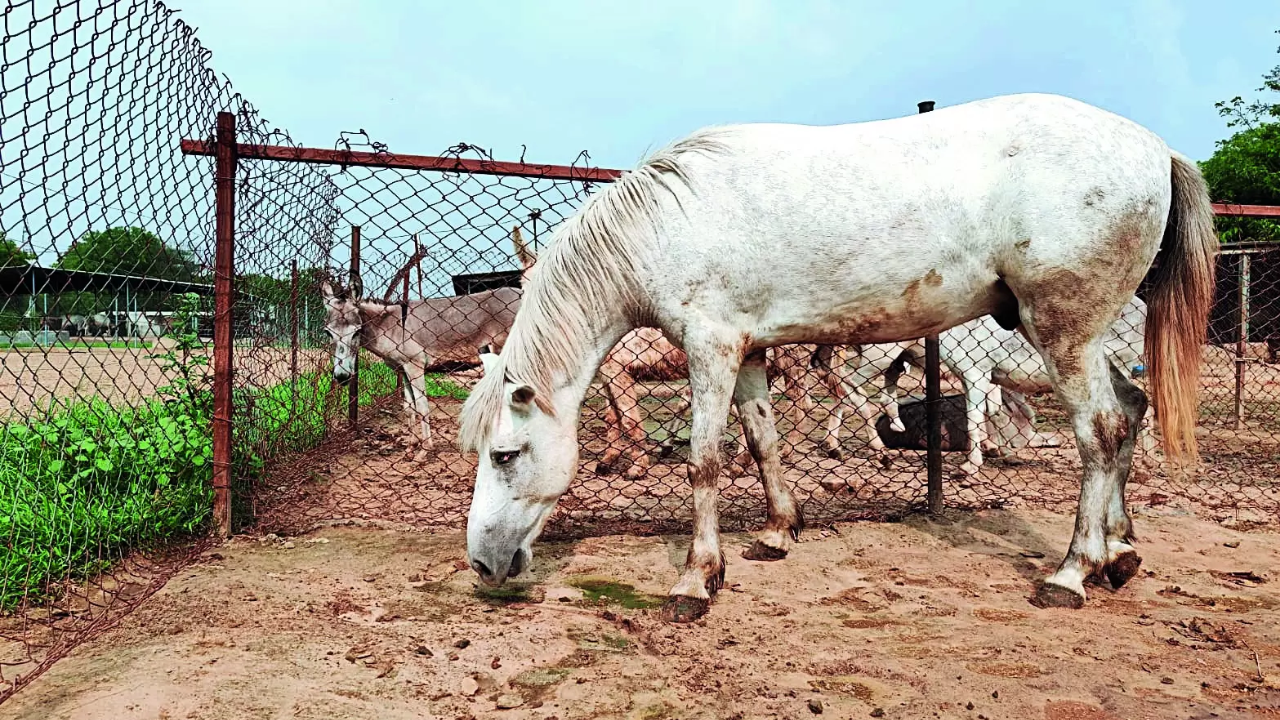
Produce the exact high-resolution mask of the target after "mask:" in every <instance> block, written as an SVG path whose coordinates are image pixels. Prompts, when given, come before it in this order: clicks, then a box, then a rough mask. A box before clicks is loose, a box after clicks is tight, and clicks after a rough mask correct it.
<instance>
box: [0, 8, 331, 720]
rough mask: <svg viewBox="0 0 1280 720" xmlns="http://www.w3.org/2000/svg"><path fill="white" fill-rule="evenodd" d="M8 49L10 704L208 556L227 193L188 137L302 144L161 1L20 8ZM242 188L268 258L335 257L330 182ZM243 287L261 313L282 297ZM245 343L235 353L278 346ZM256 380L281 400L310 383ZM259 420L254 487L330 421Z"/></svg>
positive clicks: (2, 78) (0, 377) (255, 172)
mask: <svg viewBox="0 0 1280 720" xmlns="http://www.w3.org/2000/svg"><path fill="white" fill-rule="evenodd" d="M2 32H3V40H2V41H0V42H2V48H3V49H2V50H0V412H2V413H3V416H4V417H3V419H2V420H0V700H3V699H5V698H7V697H8V696H9V695H10V694H11V693H13V692H14V691H15V690H16V689H17V688H18V687H20V686H21V685H22V684H24V683H25V682H27V681H29V680H30V679H31V678H33V677H35V676H36V675H37V674H38V673H39V672H40V671H42V670H43V669H45V668H47V667H48V666H49V665H50V664H51V663H52V662H53V661H55V660H56V659H57V658H58V657H60V656H61V655H63V654H65V653H66V652H67V651H68V650H69V649H70V648H72V647H74V646H75V645H76V644H77V643H79V642H82V641H83V640H85V639H86V638H88V637H91V636H93V635H94V634H96V633H98V632H101V631H102V630H104V629H106V628H108V627H110V626H111V625H112V624H113V623H114V622H115V621H116V620H117V619H119V617H121V615H122V614H123V613H125V612H127V611H128V610H129V609H130V608H132V607H134V606H135V605H136V604H137V603H139V602H141V601H142V600H143V599H145V598H146V597H147V596H149V595H150V594H151V593H153V592H154V591H155V590H157V589H158V588H159V587H161V586H162V585H163V583H164V582H165V580H166V579H167V578H168V577H170V576H171V575H172V573H174V572H176V571H177V570H178V569H179V568H181V567H182V566H183V565H184V564H185V563H186V562H188V560H189V559H190V558H191V557H192V556H193V555H194V553H195V552H197V551H198V550H200V549H201V547H202V545H203V544H204V543H205V540H204V539H203V538H204V537H205V530H206V527H207V524H208V520H209V518H210V512H211V510H210V508H211V505H210V503H211V489H210V479H211V473H212V459H213V447H212V441H211V435H210V431H209V427H210V422H211V419H212V402H211V397H212V394H211V384H210V383H211V380H210V376H211V370H212V368H211V363H210V359H211V353H210V347H211V343H212V341H213V340H214V337H213V330H214V328H213V323H212V320H213V310H214V302H213V294H214V277H213V249H214V236H213V211H214V195H213V186H214V178H213V175H212V174H211V173H210V171H209V167H208V163H206V162H205V161H204V160H203V159H201V158H195V157H186V156H184V155H183V154H182V153H181V152H180V149H179V139H180V138H183V137H191V136H197V137H198V136H203V135H205V134H206V133H208V132H210V130H211V123H212V122H213V117H214V114H215V113H216V112H218V111H228V112H231V113H232V114H233V117H234V118H235V122H236V125H237V126H238V131H239V133H240V136H241V137H242V138H243V139H244V140H245V141H247V142H258V143H273V144H288V142H289V140H288V137H287V136H285V135H284V134H283V133H282V132H280V131H279V130H275V129H273V128H272V127H271V126H270V125H269V124H267V123H266V122H265V121H264V120H262V119H261V118H260V117H259V116H258V114H257V112H256V111H255V110H254V108H253V107H252V106H251V105H250V104H248V103H247V102H246V101H245V100H244V99H243V98H241V97H240V96H239V95H237V94H236V93H234V91H233V90H232V88H231V86H230V85H229V84H228V82H227V81H226V80H225V79H223V78H220V77H218V76H217V75H216V74H215V73H214V72H213V71H212V70H211V69H210V67H209V65H208V62H209V56H210V54H209V52H208V51H207V50H205V49H204V48H203V47H201V45H200V43H199V42H198V41H197V40H196V39H195V37H194V34H193V32H192V29H191V28H190V27H188V26H187V25H185V24H183V23H182V22H181V21H180V20H178V19H177V18H175V17H173V15H172V12H171V11H170V10H169V9H167V8H166V7H165V6H164V5H162V4H160V3H156V2H149V1H142V0H135V1H127V0H125V1H121V2H114V3H99V2H53V1H51V0H43V1H40V2H30V1H28V2H21V1H18V2H15V1H12V0H11V1H10V2H7V3H6V4H5V7H4V12H3V29H2ZM238 179H239V181H240V182H239V183H238V188H239V190H238V192H239V216H240V222H241V225H242V227H246V228H252V229H253V233H252V234H251V235H250V236H249V237H248V238H246V240H245V241H244V242H245V248H246V250H247V251H248V252H250V253H251V254H252V253H254V251H256V250H259V249H260V248H256V247H255V246H253V245H252V244H250V243H251V242H252V241H253V240H254V239H256V240H257V241H259V242H261V243H263V246H262V247H289V248H291V250H290V252H291V253H292V254H293V255H294V256H295V257H297V258H299V261H300V262H306V261H307V259H308V258H311V257H315V256H317V255H318V254H320V253H321V252H322V250H321V249H320V248H321V245H320V244H319V243H317V242H316V240H315V239H314V238H315V237H318V236H319V235H320V234H323V233H320V232H319V228H321V227H324V226H325V223H332V221H333V218H334V217H335V214H334V213H335V211H334V205H333V203H332V198H333V197H334V196H335V195H336V192H337V188H336V187H335V186H334V185H333V184H332V182H331V181H330V180H329V178H328V177H327V175H326V174H324V173H322V172H320V171H318V170H316V169H314V168H310V167H306V166H298V165H281V164H279V163H262V164H255V163H246V164H244V165H242V166H241V170H240V177H239V178H238ZM308 253H310V254H308ZM245 269H246V273H247V274H246V275H245V277H244V278H242V280H243V282H242V287H241V297H242V299H243V300H244V301H245V303H246V311H245V312H246V314H249V313H250V310H251V309H252V310H253V311H256V309H257V308H259V307H267V306H268V305H269V302H268V301H269V300H270V299H272V298H275V297H276V295H275V294H273V293H276V292H277V290H278V288H277V287H275V286H273V285H271V284H270V283H265V282H264V283H263V286H262V287H258V286H255V284H254V282H253V280H254V275H252V273H254V272H255V268H254V266H253V265H252V264H251V263H246V265H245ZM247 327H248V326H247V325H242V326H241V327H240V328H238V329H237V342H254V341H257V340H258V338H260V336H261V333H260V332H258V331H254V332H252V333H250V332H248V331H247V330H246V328H247ZM246 372H254V371H253V370H249V369H246ZM258 377H259V381H260V384H261V385H263V386H272V384H273V383H274V386H273V387H274V388H275V389H274V392H276V393H277V394H279V393H280V390H279V389H278V388H279V386H280V385H281V384H284V383H287V382H288V381H289V379H290V378H289V377H288V375H287V373H286V374H285V375H283V376H281V375H277V376H268V375H265V374H259V375H258ZM287 394H288V395H289V396H290V397H292V393H287ZM257 400H258V398H257V397H255V396H253V395H252V394H250V393H245V392H239V393H237V395H236V401H237V404H238V405H239V406H241V407H251V406H253V405H254V403H255V401H257ZM258 405H259V406H260V405H261V403H260V402H258ZM246 417H252V418H253V424H252V426H251V427H252V429H251V430H245V431H244V435H245V438H246V439H251V440H252V442H249V443H247V444H246V445H245V446H244V447H239V446H237V450H236V452H237V462H238V463H239V465H240V466H242V467H245V468H250V467H253V466H254V465H260V464H261V463H262V461H263V458H265V457H267V456H269V455H270V454H271V453H272V452H274V451H275V450H274V448H276V447H278V446H279V445H280V444H282V443H284V444H288V443H294V444H297V443H298V440H299V436H302V438H303V439H306V437H307V436H306V434H305V431H304V428H305V427H309V426H310V424H314V422H316V420H315V418H316V417H318V411H316V410H314V409H311V408H306V409H305V410H304V411H303V412H299V413H295V414H294V415H290V416H267V415H264V414H262V413H260V412H259V413H258V414H256V415H246ZM246 427H248V426H246Z"/></svg>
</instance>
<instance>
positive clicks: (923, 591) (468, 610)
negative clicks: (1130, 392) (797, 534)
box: [3, 510, 1280, 720]
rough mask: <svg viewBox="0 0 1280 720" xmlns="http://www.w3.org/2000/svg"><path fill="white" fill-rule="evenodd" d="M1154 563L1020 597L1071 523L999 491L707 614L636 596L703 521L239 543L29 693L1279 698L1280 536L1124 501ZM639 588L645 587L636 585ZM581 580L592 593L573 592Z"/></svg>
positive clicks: (816, 537)
mask: <svg viewBox="0 0 1280 720" xmlns="http://www.w3.org/2000/svg"><path fill="white" fill-rule="evenodd" d="M1136 521H1137V528H1138V532H1139V533H1140V535H1141V538H1142V541H1143V542H1142V543H1141V545H1140V549H1141V551H1142V553H1143V555H1144V559H1145V563H1144V565H1143V570H1142V571H1141V572H1140V573H1139V576H1138V577H1137V578H1135V579H1134V581H1133V582H1132V583H1131V584H1130V585H1129V586H1128V587H1125V588H1123V589H1121V590H1120V591H1118V592H1112V591H1111V590H1110V589H1107V588H1102V587H1093V588H1091V589H1090V599H1089V603H1088V605H1087V606H1086V608H1085V609H1083V610H1079V611H1068V610H1038V609H1036V608H1034V607H1032V606H1031V605H1030V604H1029V603H1028V602H1027V596H1028V594H1029V593H1030V591H1031V589H1032V587H1033V583H1034V582H1035V581H1036V580H1037V579H1039V578H1041V577H1043V576H1044V575H1045V574H1047V572H1049V570H1050V568H1051V566H1052V565H1053V564H1054V563H1056V561H1057V560H1058V559H1059V558H1060V553H1061V552H1062V551H1063V549H1064V548H1065V545H1066V542H1067V540H1068V537H1069V534H1070V529H1071V520H1070V518H1069V517H1066V516H1062V515H1054V514H1050V513H1047V512H1042V511H1028V510H1015V511H1010V510H989V511H983V512H978V513H963V514H955V515H954V516H952V517H949V518H944V519H942V520H941V521H936V522H935V521H930V520H927V519H925V518H921V517H917V518H913V519H908V520H907V521H905V522H901V523H854V524H839V525H836V526H833V527H830V528H826V529H814V530H811V531H808V532H807V534H806V536H805V537H804V538H803V540H802V542H801V543H800V544H798V545H797V546H796V548H795V550H794V551H793V552H792V554H791V557H790V558H788V559H787V560H785V561H782V562H779V563H772V564H769V563H752V562H748V561H746V560H743V559H742V558H740V557H739V556H738V552H739V550H740V548H741V547H743V546H744V545H745V543H746V542H747V537H746V536H744V535H732V536H727V537H726V539H725V540H726V547H727V548H728V553H729V569H728V578H727V582H728V587H727V588H726V589H725V590H723V591H722V592H721V594H720V596H719V598H718V599H717V601H716V602H715V604H714V605H713V607H712V610H711V613H710V614H709V615H708V616H707V617H706V618H705V619H704V620H703V621H699V622H698V623H695V624H693V625H690V626H672V625H666V624H664V623H663V622H661V621H660V620H659V619H658V617H657V612H656V611H655V610H653V609H651V608H649V607H647V606H649V605H652V604H653V603H654V602H656V601H657V600H659V599H660V598H657V597H655V596H660V595H662V594H663V593H665V591H666V590H667V588H668V586H669V585H670V584H671V583H673V582H674V580H675V578H676V575H677V567H678V566H679V563H680V561H681V558H682V557H683V556H684V553H685V550H686V547H687V538H686V537H683V536H678V537H603V538H594V539H588V540H582V541H579V542H575V543H565V544H539V545H537V546H535V553H536V556H535V567H534V570H533V574H532V577H530V578H527V579H525V582H523V583H520V584H518V585H515V586H513V587H511V588H510V590H509V592H507V593H504V594H502V595H494V594H485V593H482V592H478V591H477V587H476V578H475V575H474V574H473V573H472V572H471V571H470V570H467V569H466V564H465V562H464V557H465V554H464V553H465V551H464V543H463V538H462V536H461V535H460V534H458V533H449V534H434V535H433V534H427V533H417V532H408V531H404V530H395V529H387V528H376V527H371V526H353V525H348V524H344V525H341V526H333V527H327V528H323V529H321V530H318V531H316V532H313V533H311V534H310V535H308V536H304V537H297V538H287V539H285V538H267V539H256V540H255V539H248V538H236V539H233V540H232V541H230V542H229V543H228V544H226V545H225V546H223V547H220V548H217V549H216V551H213V552H211V553H210V554H208V555H206V556H205V558H204V559H203V561H202V562H201V563H200V564H198V565H196V566H194V567H192V568H190V569H189V570H187V571H185V572H184V573H183V574H182V575H181V576H180V577H178V578H175V579H174V580H173V581H171V582H170V583H169V584H168V585H167V586H166V587H165V588H164V589H163V590H162V591H161V592H160V593H158V594H157V595H156V596H154V597H153V598H151V599H150V600H149V601H148V602H147V603H146V604H144V605H143V606H142V607H141V608H140V609H138V610H137V611H136V612H134V613H133V614H132V615H130V616H129V617H127V618H126V619H125V620H124V622H123V624H122V625H121V626H120V627H119V628H117V629H116V630H114V631H112V632H110V633H109V634H107V635H104V636H102V637H100V638H98V639H96V640H94V641H91V642H89V643H88V644H86V645H83V646H81V647H80V648H79V649H77V650H76V651H75V652H73V654H72V655H71V656H70V657H68V658H66V659H64V660H62V661H61V662H59V663H57V664H56V665H55V666H54V667H53V668H52V669H51V670H50V671H49V672H48V673H46V674H45V675H43V676H41V677H40V678H38V679H37V680H36V681H35V682H34V683H33V684H32V685H31V686H29V687H27V688H25V689H24V690H22V691H20V692H19V693H18V694H17V695H15V696H14V697H13V698H12V699H11V700H10V701H9V702H8V703H6V704H5V706H4V708H3V710H4V715H5V716H6V717H13V718H32V719H35V718H40V719H41V720H44V719H46V718H47V719H50V720H53V719H55V718H75V719H76V720H85V719H91V718H111V719H112V720H117V719H119V720H125V719H128V718H148V719H156V718H160V719H178V718H209V719H211V720H216V719H221V718H236V719H237V720H238V719H241V718H335V719H339V720H346V719H352V718H423V717H431V718H488V717H506V718H541V719H544V720H549V719H550V718H558V719H560V720H568V719H569V718H630V719H640V718H643V719H646V720H657V719H659V718H717V719H724V718H744V719H745V718H804V717H812V716H819V715H820V716H821V717H834V718H861V717H884V718H976V719H979V720H982V719H990V720H996V719H998V718H1017V719H1019V720H1024V719H1027V718H1036V719H1039V718H1045V719H1046V720H1104V719H1111V720H1121V719H1125V720H1137V719H1138V718H1210V717H1219V718H1233V717H1238V718H1264V717H1276V715H1277V714H1280V592H1278V591H1280V582H1277V578H1276V576H1275V575H1274V568H1276V567H1278V566H1280V535H1276V534H1270V533H1261V532H1253V533H1241V532H1236V531H1232V530H1227V529H1224V528H1222V527H1220V526H1218V525H1215V524H1211V523H1207V522H1204V521H1200V520H1196V519H1193V518H1190V517H1185V516H1175V515H1152V514H1150V513H1144V514H1142V515H1139V516H1138V517H1137V518H1136ZM630 586H634V587H630ZM584 588H585V591H584Z"/></svg>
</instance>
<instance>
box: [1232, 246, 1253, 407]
mask: <svg viewBox="0 0 1280 720" xmlns="http://www.w3.org/2000/svg"><path fill="white" fill-rule="evenodd" d="M1249 269H1250V268H1249V253H1247V252H1241V253H1240V289H1239V291H1240V338H1239V339H1238V340H1237V341H1236V407H1235V425H1236V430H1243V429H1244V376H1245V371H1244V366H1245V363H1246V362H1247V361H1248V353H1249V347H1248V342H1249Z"/></svg>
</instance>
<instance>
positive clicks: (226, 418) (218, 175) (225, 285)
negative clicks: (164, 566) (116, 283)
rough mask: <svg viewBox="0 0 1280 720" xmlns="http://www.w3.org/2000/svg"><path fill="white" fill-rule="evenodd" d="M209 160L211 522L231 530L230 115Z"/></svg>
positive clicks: (223, 118)
mask: <svg viewBox="0 0 1280 720" xmlns="http://www.w3.org/2000/svg"><path fill="white" fill-rule="evenodd" d="M216 138H217V146H218V147H217V154H216V158H215V162H214V193H215V210H214V251H213V296H214V301H213V302H214V316H213V428H212V430H213V523H214V531H215V532H216V533H217V535H218V537H222V538H225V537H227V536H228V535H230V534H231V432H232V412H233V410H232V395H231V386H232V371H233V366H232V365H233V361H234V358H233V355H232V345H233V343H234V340H235V338H234V337H233V336H232V335H233V332H234V325H233V323H232V307H233V305H234V294H235V220H236V210H235V208H236V185H235V183H236V119H235V116H234V115H232V114H231V113H229V112H220V113H218V125H217V135H216Z"/></svg>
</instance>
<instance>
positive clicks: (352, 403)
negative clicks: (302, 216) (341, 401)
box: [347, 225, 362, 427]
mask: <svg viewBox="0 0 1280 720" xmlns="http://www.w3.org/2000/svg"><path fill="white" fill-rule="evenodd" d="M348 287H349V288H350V291H351V293H352V294H353V295H354V296H359V295H360V294H361V290H362V288H361V283H360V226H359V225H352V226H351V279H350V282H349V283H348ZM355 354H356V358H355V362H354V364H353V365H352V368H351V378H350V379H349V380H347V422H348V424H350V425H351V427H355V426H356V425H357V424H358V423H359V422H360V348H359V344H358V343H357V346H356V350H355Z"/></svg>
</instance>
